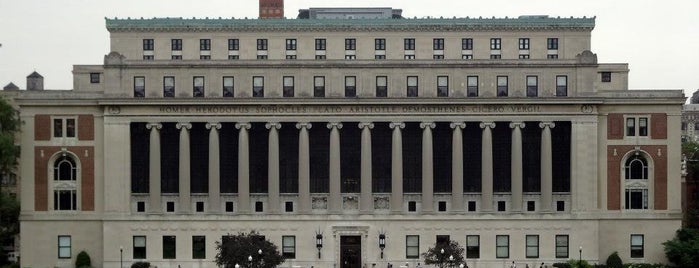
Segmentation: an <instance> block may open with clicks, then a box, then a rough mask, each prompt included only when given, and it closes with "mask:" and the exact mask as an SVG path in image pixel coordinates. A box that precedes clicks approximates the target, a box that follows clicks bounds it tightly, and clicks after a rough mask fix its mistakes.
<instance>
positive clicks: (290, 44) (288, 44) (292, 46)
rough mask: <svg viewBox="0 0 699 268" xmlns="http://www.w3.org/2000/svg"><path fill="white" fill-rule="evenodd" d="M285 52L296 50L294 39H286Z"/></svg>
mask: <svg viewBox="0 0 699 268" xmlns="http://www.w3.org/2000/svg"><path fill="white" fill-rule="evenodd" d="M286 50H296V39H286Z"/></svg>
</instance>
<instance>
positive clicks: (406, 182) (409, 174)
mask: <svg viewBox="0 0 699 268" xmlns="http://www.w3.org/2000/svg"><path fill="white" fill-rule="evenodd" d="M402 132H403V192H404V193H420V192H422V129H421V128H420V123H417V122H408V123H405V128H404V129H403V130H402ZM430 205H431V204H430Z"/></svg>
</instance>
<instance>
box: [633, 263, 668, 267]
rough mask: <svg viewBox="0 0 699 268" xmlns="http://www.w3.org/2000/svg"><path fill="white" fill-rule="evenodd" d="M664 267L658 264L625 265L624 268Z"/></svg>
mask: <svg viewBox="0 0 699 268" xmlns="http://www.w3.org/2000/svg"><path fill="white" fill-rule="evenodd" d="M664 267H665V265H662V264H660V263H627V264H624V268H664Z"/></svg>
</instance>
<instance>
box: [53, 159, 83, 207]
mask: <svg viewBox="0 0 699 268" xmlns="http://www.w3.org/2000/svg"><path fill="white" fill-rule="evenodd" d="M51 169H52V171H53V184H52V189H51V192H52V193H53V209H54V210H78V200H79V198H78V178H79V175H78V165H77V162H76V161H75V158H74V157H73V156H72V155H70V154H67V153H65V152H64V153H62V154H61V155H59V156H58V157H56V160H54V161H53V164H52V166H51Z"/></svg>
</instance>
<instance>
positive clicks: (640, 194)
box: [625, 189, 648, 209]
mask: <svg viewBox="0 0 699 268" xmlns="http://www.w3.org/2000/svg"><path fill="white" fill-rule="evenodd" d="M625 200H626V202H625V208H626V209H648V189H626V191H625Z"/></svg>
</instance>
